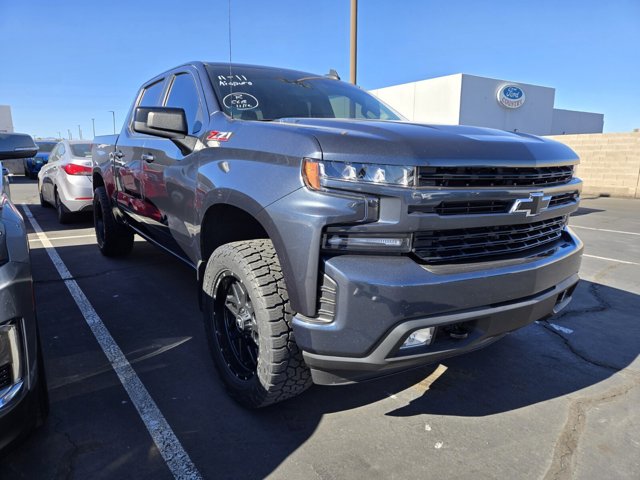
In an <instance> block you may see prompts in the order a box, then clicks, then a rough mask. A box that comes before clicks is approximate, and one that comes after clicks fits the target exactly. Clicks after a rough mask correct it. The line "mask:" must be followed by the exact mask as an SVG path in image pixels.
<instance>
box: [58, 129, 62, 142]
mask: <svg viewBox="0 0 640 480" xmlns="http://www.w3.org/2000/svg"><path fill="white" fill-rule="evenodd" d="M58 140H62V134H61V133H60V131H59V130H58Z"/></svg>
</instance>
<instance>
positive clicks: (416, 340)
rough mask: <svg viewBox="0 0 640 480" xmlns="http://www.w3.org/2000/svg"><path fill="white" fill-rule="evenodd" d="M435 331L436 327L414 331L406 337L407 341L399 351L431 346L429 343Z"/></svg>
mask: <svg viewBox="0 0 640 480" xmlns="http://www.w3.org/2000/svg"><path fill="white" fill-rule="evenodd" d="M435 331H436V327H429V328H421V329H420V330H416V331H415V332H413V333H412V334H411V335H409V336H408V337H407V339H406V340H405V341H404V343H403V344H402V346H401V347H400V350H404V349H406V348H413V347H421V346H424V345H431V342H432V341H433V334H434V332H435Z"/></svg>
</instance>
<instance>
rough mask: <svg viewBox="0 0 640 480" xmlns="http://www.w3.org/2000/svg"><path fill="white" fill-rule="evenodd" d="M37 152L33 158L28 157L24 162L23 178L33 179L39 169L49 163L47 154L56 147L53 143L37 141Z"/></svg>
mask: <svg viewBox="0 0 640 480" xmlns="http://www.w3.org/2000/svg"><path fill="white" fill-rule="evenodd" d="M37 145H38V152H37V153H36V154H35V155H34V156H33V157H28V158H25V159H24V160H23V162H24V176H25V177H29V178H32V179H35V178H36V177H37V176H38V172H39V171H40V169H41V168H42V167H43V166H44V165H46V164H47V162H48V161H49V154H50V153H51V151H52V150H53V147H55V146H56V142H54V141H38V142H37Z"/></svg>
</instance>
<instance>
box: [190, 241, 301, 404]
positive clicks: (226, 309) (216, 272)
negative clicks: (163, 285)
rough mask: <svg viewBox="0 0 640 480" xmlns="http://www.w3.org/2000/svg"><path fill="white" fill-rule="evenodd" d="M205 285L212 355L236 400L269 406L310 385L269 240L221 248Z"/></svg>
mask: <svg viewBox="0 0 640 480" xmlns="http://www.w3.org/2000/svg"><path fill="white" fill-rule="evenodd" d="M202 288H203V295H204V302H203V304H204V316H205V328H206V331H207V339H208V342H209V347H210V349H211V355H212V357H213V360H214V363H215V365H216V368H217V370H218V373H219V374H220V377H221V378H222V381H223V382H224V384H225V386H226V387H227V390H228V392H229V394H230V395H231V396H232V397H233V398H234V399H235V400H237V401H238V402H240V403H241V404H242V405H244V406H246V407H249V408H258V407H264V406H267V405H270V404H273V403H277V402H280V401H282V400H286V399H287V398H291V397H294V396H296V395H298V394H300V393H302V392H303V391H305V390H306V389H307V388H309V386H311V383H312V382H311V374H310V372H309V369H308V368H307V366H306V365H305V363H304V361H303V359H302V352H301V351H300V349H299V348H298V346H297V344H296V342H295V339H294V337H293V331H292V329H291V320H292V318H293V312H292V311H291V307H290V306H289V297H288V294H287V289H286V286H285V283H284V278H283V276H282V269H281V268H280V262H279V261H278V257H277V255H276V252H275V249H274V248H273V244H272V243H271V241H270V240H247V241H242V242H233V243H229V244H227V245H223V246H222V247H220V248H218V249H217V250H216V251H215V252H214V253H213V255H211V258H209V261H208V263H207V268H206V271H205V277H204V281H203V287H202Z"/></svg>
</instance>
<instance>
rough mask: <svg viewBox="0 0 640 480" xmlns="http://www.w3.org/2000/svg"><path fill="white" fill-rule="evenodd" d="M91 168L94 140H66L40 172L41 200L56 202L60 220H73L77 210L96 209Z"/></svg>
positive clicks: (43, 204)
mask: <svg viewBox="0 0 640 480" xmlns="http://www.w3.org/2000/svg"><path fill="white" fill-rule="evenodd" d="M91 169H92V167H91V142H89V141H82V140H76V141H73V140H63V141H61V142H59V143H58V144H57V145H56V146H55V147H54V149H53V150H52V151H51V154H50V155H49V163H47V164H46V165H45V166H44V167H42V169H41V170H40V172H39V173H38V190H39V191H40V204H41V205H42V206H43V207H46V206H49V205H53V206H55V207H56V210H57V211H58V220H59V221H60V223H67V222H69V221H70V220H71V218H72V216H73V214H74V213H77V212H84V211H90V210H92V208H93V185H92V180H91Z"/></svg>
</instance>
